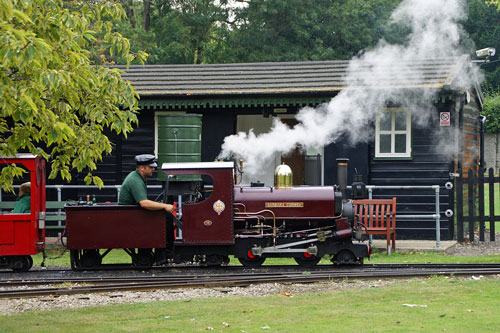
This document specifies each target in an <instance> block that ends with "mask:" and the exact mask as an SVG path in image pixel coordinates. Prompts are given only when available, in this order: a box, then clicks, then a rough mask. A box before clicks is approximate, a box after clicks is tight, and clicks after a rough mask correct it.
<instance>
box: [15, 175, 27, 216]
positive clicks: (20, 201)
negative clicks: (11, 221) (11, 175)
mask: <svg viewBox="0 0 500 333" xmlns="http://www.w3.org/2000/svg"><path fill="white" fill-rule="evenodd" d="M12 213H14V214H29V213H31V183H30V182H26V183H22V184H21V186H20V187H19V195H18V197H17V199H16V204H15V205H14V210H13V211H12Z"/></svg>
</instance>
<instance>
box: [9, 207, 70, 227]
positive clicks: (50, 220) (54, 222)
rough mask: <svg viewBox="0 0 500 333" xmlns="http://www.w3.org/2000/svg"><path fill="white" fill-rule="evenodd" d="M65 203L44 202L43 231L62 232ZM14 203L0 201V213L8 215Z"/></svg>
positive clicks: (64, 218) (64, 219)
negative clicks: (44, 222) (45, 212)
mask: <svg viewBox="0 0 500 333" xmlns="http://www.w3.org/2000/svg"><path fill="white" fill-rule="evenodd" d="M65 204H66V202H65V201H46V202H45V205H46V211H47V214H46V216H45V221H46V224H45V229H53V230H59V231H62V230H64V223H65V221H66V213H65V211H64V205H65ZM15 205H16V202H15V201H0V212H1V211H3V212H4V213H8V212H10V211H12V210H13V209H14V206H15Z"/></svg>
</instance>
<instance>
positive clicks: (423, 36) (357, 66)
mask: <svg viewBox="0 0 500 333" xmlns="http://www.w3.org/2000/svg"><path fill="white" fill-rule="evenodd" d="M465 17H466V15H465V4H464V2H463V1H462V0H405V1H403V2H402V3H401V4H400V5H399V6H398V8H397V9H396V10H395V11H394V12H393V14H392V16H391V24H395V25H398V26H400V27H403V28H404V27H406V29H408V28H409V29H410V31H411V33H410V34H409V35H408V37H407V39H406V40H405V42H404V43H403V44H402V45H392V44H389V43H387V42H386V41H385V40H381V41H379V43H378V44H377V45H376V46H375V47H374V48H373V49H372V50H369V51H367V52H365V53H364V54H363V55H362V56H360V57H357V58H355V59H352V60H351V61H350V63H349V67H348V76H347V78H346V86H347V88H346V89H344V90H342V91H341V92H340V93H339V94H338V95H337V96H336V97H335V98H333V99H332V100H331V101H330V102H329V103H326V104H323V105H320V106H319V107H317V108H311V107H306V108H303V109H301V110H300V111H299V113H298V114H297V116H296V118H297V120H298V121H299V124H298V125H296V126H295V127H294V128H293V129H291V128H289V127H288V126H287V125H285V124H283V123H282V122H281V121H280V120H279V119H277V118H275V119H274V122H273V125H272V127H271V130H270V132H268V133H264V134H260V135H255V134H254V133H253V131H250V132H249V133H244V132H240V133H238V134H236V135H231V136H228V137H226V138H225V139H224V143H223V145H222V152H221V153H220V155H219V157H221V158H227V157H231V156H234V155H236V156H238V157H240V158H243V159H244V160H245V169H246V172H247V173H249V174H250V175H252V174H257V173H258V172H259V168H261V167H262V165H263V164H264V163H266V162H268V161H269V160H271V159H272V158H273V157H274V155H275V153H281V154H285V153H287V152H290V151H292V150H293V149H295V148H296V147H297V146H298V145H300V146H302V147H316V148H317V147H322V146H324V145H326V144H329V143H332V142H335V141H336V140H337V139H338V138H339V137H340V136H342V135H347V137H348V138H349V140H350V141H351V142H352V143H356V142H363V141H367V140H369V139H370V138H371V137H372V135H373V133H372V131H370V130H369V128H371V127H370V126H367V125H369V124H370V123H371V122H372V121H373V119H374V118H375V114H376V112H377V110H381V109H382V108H384V107H385V106H386V105H387V103H388V102H391V101H393V102H397V103H401V104H402V105H405V106H410V107H411V108H412V110H413V114H414V117H415V116H418V115H421V117H420V119H417V123H419V124H421V123H425V121H426V119H427V118H428V112H429V110H432V103H431V101H432V97H433V95H434V94H435V93H436V89H431V88H427V89H422V90H418V94H416V93H415V91H413V92H411V90H405V89H395V88H394V82H397V85H398V87H403V88H404V87H412V86H414V83H415V82H418V80H419V79H422V78H423V77H422V75H424V74H423V73H422V72H421V71H419V70H418V66H415V64H418V63H422V62H423V61H425V60H426V59H427V60H428V59H447V58H450V57H457V56H460V55H462V54H463V53H464V52H463V48H462V47H461V41H462V40H463V39H464V38H465V33H464V32H463V30H462V28H461V26H460V25H459V23H458V21H459V20H462V19H464V18H465ZM410 65H412V66H410ZM416 68H417V70H416ZM456 81H458V82H460V84H461V85H462V86H463V87H462V88H467V87H468V86H470V85H471V79H470V78H469V77H466V76H464V77H462V78H459V79H457V80H456ZM368 88H370V89H368ZM425 110H427V111H426V112H423V111H425Z"/></svg>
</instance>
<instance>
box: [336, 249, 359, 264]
mask: <svg viewBox="0 0 500 333" xmlns="http://www.w3.org/2000/svg"><path fill="white" fill-rule="evenodd" d="M332 261H333V263H334V264H335V265H353V264H355V263H356V257H355V256H354V253H352V252H351V251H349V250H342V251H340V252H339V253H337V254H336V255H335V257H333V260H332Z"/></svg>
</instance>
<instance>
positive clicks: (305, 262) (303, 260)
mask: <svg viewBox="0 0 500 333" xmlns="http://www.w3.org/2000/svg"><path fill="white" fill-rule="evenodd" d="M293 259H295V262H296V263H297V264H299V265H300V266H302V267H314V266H316V265H317V264H318V262H320V260H321V257H315V256H311V257H306V256H301V257H295V258H293Z"/></svg>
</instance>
